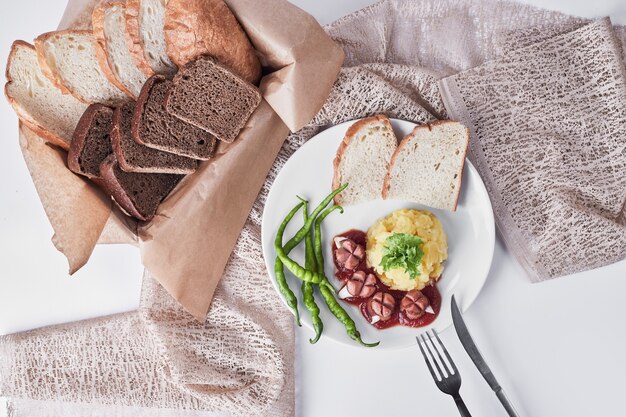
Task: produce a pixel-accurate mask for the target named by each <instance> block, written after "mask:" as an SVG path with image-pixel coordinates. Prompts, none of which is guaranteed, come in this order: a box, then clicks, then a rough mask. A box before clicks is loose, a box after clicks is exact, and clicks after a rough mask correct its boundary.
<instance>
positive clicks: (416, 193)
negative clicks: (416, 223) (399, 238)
mask: <svg viewBox="0 0 626 417" xmlns="http://www.w3.org/2000/svg"><path fill="white" fill-rule="evenodd" d="M468 144H469V132H468V130H467V128H466V127H465V126H463V125H462V124H461V123H458V122H453V121H450V120H442V121H438V122H434V123H432V124H429V125H420V126H417V127H416V128H415V129H414V130H413V132H411V133H410V134H408V135H407V136H406V137H405V138H404V139H402V141H401V142H400V145H399V146H398V149H397V150H396V152H395V153H394V155H393V156H392V158H391V163H390V164H389V170H388V172H387V175H386V177H385V182H384V184H383V197H384V198H386V199H387V198H393V199H402V200H410V201H415V202H417V203H420V204H424V205H427V206H430V207H434V208H440V209H445V210H450V211H455V210H456V206H457V202H458V199H459V192H460V191H461V179H462V176H463V166H464V165H465V154H466V152H467V146H468Z"/></svg>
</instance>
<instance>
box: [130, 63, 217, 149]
mask: <svg viewBox="0 0 626 417" xmlns="http://www.w3.org/2000/svg"><path fill="white" fill-rule="evenodd" d="M171 85H172V82H171V81H169V80H167V79H166V78H165V77H163V76H162V75H154V76H152V77H150V79H148V81H147V82H146V84H145V85H144V86H143V89H142V90H141V94H140V95H139V100H137V107H136V108H135V113H134V114H133V124H132V130H131V132H132V135H133V139H135V142H137V143H139V144H141V145H145V146H148V147H150V148H154V149H158V150H161V151H165V152H170V153H174V154H177V155H182V156H186V157H188V158H193V159H200V160H208V159H210V158H211V157H212V156H213V153H214V152H215V148H216V144H217V140H216V139H215V136H213V135H211V134H210V133H208V132H205V131H204V130H202V129H199V128H197V127H195V126H193V125H191V124H189V123H185V122H183V121H182V120H180V119H178V118H176V117H174V116H172V115H171V114H169V113H168V112H167V111H165V103H164V101H165V95H166V94H167V92H168V90H169V89H170V86H171ZM202 105H204V104H202Z"/></svg>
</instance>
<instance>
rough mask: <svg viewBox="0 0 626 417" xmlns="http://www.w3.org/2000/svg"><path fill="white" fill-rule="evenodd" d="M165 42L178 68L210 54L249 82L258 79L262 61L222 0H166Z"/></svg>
mask: <svg viewBox="0 0 626 417" xmlns="http://www.w3.org/2000/svg"><path fill="white" fill-rule="evenodd" d="M165 44H166V48H167V54H168V55H169V57H170V58H171V59H172V62H174V64H176V65H177V66H178V67H179V68H180V67H182V66H183V65H185V64H187V63H188V62H190V61H193V60H194V59H196V58H197V57H199V56H201V55H210V56H212V57H214V58H216V59H217V61H218V62H220V63H221V64H222V65H224V66H226V67H227V68H229V69H230V70H231V71H233V72H234V73H235V74H237V75H239V76H240V77H242V78H243V79H245V80H247V81H248V82H250V83H252V84H255V85H256V84H258V82H259V80H260V79H261V63H260V61H259V59H258V57H257V56H256V53H255V50H254V47H253V46H252V44H251V43H250V40H249V39H248V36H247V35H246V33H245V32H244V30H243V29H242V27H241V25H239V22H238V21H237V18H236V17H235V15H234V14H233V12H232V11H231V10H230V9H229V8H228V6H227V5H226V3H225V2H224V1H223V0H169V1H168V2H167V6H166V10H165Z"/></svg>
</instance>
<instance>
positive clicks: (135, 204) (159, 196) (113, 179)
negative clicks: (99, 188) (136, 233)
mask: <svg viewBox="0 0 626 417" xmlns="http://www.w3.org/2000/svg"><path fill="white" fill-rule="evenodd" d="M100 175H101V177H102V183H103V186H104V188H105V189H106V190H107V191H108V192H109V194H111V195H112V196H113V199H114V200H115V202H116V203H117V204H118V205H119V206H120V207H121V208H122V209H123V210H124V211H126V212H127V213H128V214H130V215H131V216H133V217H134V218H136V219H138V220H145V221H149V220H151V219H152V218H153V217H154V214H155V213H156V210H157V208H158V207H159V204H161V201H163V200H164V199H165V197H167V196H168V194H169V193H170V192H171V191H172V190H173V189H174V187H175V186H176V184H178V182H179V181H180V180H181V179H182V178H183V175H175V174H142V173H134V172H124V171H122V170H121V169H120V167H119V164H118V163H117V160H116V159H115V154H111V155H109V156H108V157H107V159H105V160H104V162H102V164H101V165H100Z"/></svg>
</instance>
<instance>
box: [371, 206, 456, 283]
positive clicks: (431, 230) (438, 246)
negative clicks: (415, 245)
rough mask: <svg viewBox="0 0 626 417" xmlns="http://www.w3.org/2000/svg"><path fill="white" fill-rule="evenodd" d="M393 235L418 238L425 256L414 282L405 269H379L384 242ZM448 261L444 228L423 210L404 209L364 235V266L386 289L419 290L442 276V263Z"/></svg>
mask: <svg viewBox="0 0 626 417" xmlns="http://www.w3.org/2000/svg"><path fill="white" fill-rule="evenodd" d="M394 233H406V234H410V235H416V236H419V237H420V238H421V239H422V240H423V242H424V243H423V244H422V246H421V249H422V251H423V252H424V256H423V257H422V262H421V265H419V267H418V270H419V272H420V275H419V276H418V277H416V278H414V279H412V278H411V277H410V275H409V274H408V273H407V272H406V270H405V269H404V268H392V269H390V270H389V271H385V270H384V269H383V267H382V266H381V265H380V264H381V261H382V258H383V256H384V255H385V253H386V250H385V241H386V240H387V238H388V237H389V236H391V235H392V234H394ZM447 257H448V242H447V239H446V234H445V232H444V231H443V226H442V225H441V222H440V221H439V219H437V217H436V216H435V215H434V214H433V213H431V212H429V211H425V210H410V209H403V210H398V211H394V212H393V213H391V214H390V215H388V216H387V217H385V218H382V219H379V220H378V221H376V223H374V224H373V225H372V227H370V228H369V230H368V231H367V264H368V266H370V267H372V268H374V269H375V270H376V273H377V274H378V276H379V277H380V279H381V281H383V282H384V283H385V284H386V285H388V286H389V287H391V288H392V289H395V290H402V291H409V290H413V289H418V290H421V289H422V288H424V287H425V286H426V285H427V284H428V282H429V281H430V280H431V279H433V280H437V279H439V277H440V276H441V273H442V272H443V261H445V260H446V258H447Z"/></svg>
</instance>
